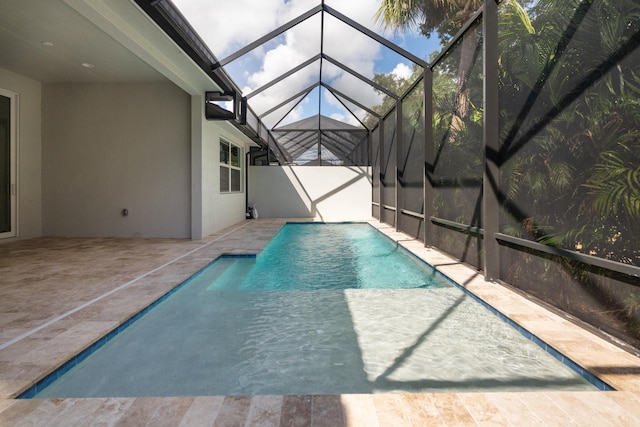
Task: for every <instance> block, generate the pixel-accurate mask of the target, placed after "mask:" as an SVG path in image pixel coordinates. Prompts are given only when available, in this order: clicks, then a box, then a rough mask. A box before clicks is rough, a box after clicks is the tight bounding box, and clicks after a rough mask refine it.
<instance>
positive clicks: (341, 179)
mask: <svg viewBox="0 0 640 427" xmlns="http://www.w3.org/2000/svg"><path fill="white" fill-rule="evenodd" d="M248 198H249V206H256V208H257V210H258V214H259V216H260V218H316V219H320V220H324V221H346V220H366V219H370V218H371V210H370V206H371V168H370V167H368V166H350V167H348V166H270V167H262V166H251V167H250V168H249V197H248Z"/></svg>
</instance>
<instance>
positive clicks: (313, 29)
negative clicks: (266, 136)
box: [173, 0, 439, 127]
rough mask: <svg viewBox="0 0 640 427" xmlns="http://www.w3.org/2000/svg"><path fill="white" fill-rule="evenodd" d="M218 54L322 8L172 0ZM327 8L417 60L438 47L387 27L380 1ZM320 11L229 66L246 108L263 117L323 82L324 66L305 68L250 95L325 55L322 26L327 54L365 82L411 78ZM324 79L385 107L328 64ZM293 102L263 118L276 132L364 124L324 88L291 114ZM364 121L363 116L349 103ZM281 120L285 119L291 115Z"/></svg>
mask: <svg viewBox="0 0 640 427" xmlns="http://www.w3.org/2000/svg"><path fill="white" fill-rule="evenodd" d="M173 3H174V4H175V5H176V6H177V7H178V8H179V9H180V11H181V12H182V14H183V15H184V16H185V17H186V18H187V20H188V21H189V22H190V23H191V25H192V26H193V27H194V28H195V30H196V31H197V32H198V34H199V35H200V37H201V38H202V39H203V40H204V41H205V42H206V43H207V45H208V46H209V48H210V49H211V51H212V52H213V54H214V55H215V56H216V57H217V58H218V59H220V60H222V59H224V58H226V57H227V56H228V55H230V54H232V53H234V52H236V51H238V50H239V49H241V48H243V47H244V46H246V45H248V44H249V43H251V42H253V41H255V40H256V39H258V38H260V37H262V36H264V35H265V34H267V33H269V32H270V31H272V30H274V29H276V28H278V27H280V26H281V25H283V24H285V23H287V22H289V21H290V20H291V19H294V18H296V17H298V16H300V15H301V14H303V13H304V12H306V11H308V10H309V9H311V8H313V7H315V6H317V5H319V4H320V0H173ZM325 3H326V4H327V5H328V6H330V7H332V8H334V9H336V10H337V11H338V12H340V13H342V14H343V15H345V16H347V17H349V18H350V19H352V20H354V21H356V22H358V23H360V24H361V25H363V26H365V27H367V28H369V29H370V30H372V31H375V32H376V33H378V34H381V35H383V36H384V37H386V38H387V39H389V40H390V41H392V42H393V43H395V44H397V45H399V46H400V47H402V48H404V49H406V50H408V51H409V52H411V53H413V54H414V55H416V56H418V57H419V58H422V59H425V58H428V57H429V55H430V54H431V52H434V51H437V50H439V44H438V43H439V42H438V39H437V37H432V38H426V37H424V36H422V35H420V34H419V33H418V32H417V31H415V30H410V31H404V32H393V31H389V30H387V31H385V30H383V28H382V26H381V24H380V23H379V22H377V21H376V19H375V12H376V11H377V9H378V7H379V4H380V0H326V1H325ZM323 16H324V19H322V18H321V14H317V15H315V16H313V17H311V18H309V19H307V20H306V21H304V22H303V23H301V24H299V25H297V26H296V27H294V28H292V29H291V30H289V31H287V32H285V33H283V34H282V35H280V36H278V37H276V38H274V39H273V40H271V41H270V42H268V43H265V44H263V45H262V46H261V47H259V48H257V49H255V50H254V51H251V52H249V53H248V54H246V55H244V56H243V57H241V58H239V59H237V60H235V61H233V62H231V63H230V64H228V65H227V66H226V67H225V69H226V71H227V72H228V73H229V75H230V76H231V77H232V78H233V79H234V81H235V82H236V84H238V86H239V87H240V88H241V89H242V92H243V95H245V96H247V95H248V96H250V99H249V105H250V107H251V108H252V109H253V110H254V111H255V112H256V113H257V114H258V115H260V114H261V113H263V112H265V111H267V110H269V109H270V108H271V107H274V106H276V105H278V104H280V103H282V102H283V101H285V100H286V99H288V98H290V97H291V96H293V95H295V94H296V93H298V92H300V91H301V90H302V89H304V88H306V87H309V86H310V85H311V84H313V83H316V82H317V81H318V76H319V75H320V66H319V62H316V63H315V64H312V65H310V66H308V67H305V68H304V69H302V70H300V71H299V72H297V73H296V74H294V75H293V76H290V77H288V78H287V79H286V80H284V81H282V82H281V83H279V84H277V85H275V86H273V87H271V88H269V89H267V90H265V91H264V92H262V93H260V94H258V95H255V96H251V92H253V91H254V90H255V89H257V88H259V87H261V86H263V85H264V84H266V83H268V82H270V81H272V80H273V79H275V78H277V77H278V76H280V75H282V74H283V73H285V72H287V71H289V70H290V69H292V68H294V67H296V66H297V65H299V64H301V63H303V62H304V61H306V60H307V59H309V58H311V57H313V56H315V55H317V54H318V53H320V46H321V42H320V28H321V26H322V25H324V34H325V38H324V41H323V43H322V48H323V52H324V53H325V54H327V55H329V56H331V57H332V58H335V59H336V60H338V61H340V62H341V63H343V64H345V65H346V66H348V67H350V68H352V69H354V70H356V71H357V72H359V73H360V74H362V75H364V76H366V77H369V78H371V77H373V75H374V74H376V73H394V74H396V75H397V76H399V77H405V78H406V77H408V76H409V75H410V73H411V71H412V67H413V64H412V63H411V61H409V60H407V59H405V58H404V57H402V56H400V55H398V54H396V53H395V52H393V51H391V50H389V49H387V48H386V47H384V46H383V45H381V44H380V43H378V42H376V41H375V40H373V39H371V38H370V37H368V36H366V35H364V34H362V33H360V32H358V31H357V30H354V29H353V28H351V27H349V26H348V25H345V24H344V23H342V22H341V21H339V20H338V19H336V18H334V17H333V16H330V15H328V14H324V15H323ZM322 64H323V65H322V76H323V82H324V83H327V84H329V85H331V87H333V88H335V89H337V90H339V91H341V92H343V93H346V94H347V95H348V96H350V97H351V98H353V99H355V100H357V101H358V102H360V103H362V104H365V105H367V106H372V105H376V104H380V103H381V102H382V96H381V95H380V94H379V93H377V92H376V91H374V90H372V88H371V87H370V86H368V85H366V84H362V83H361V82H360V81H358V80H357V79H355V78H354V77H353V76H351V75H349V74H348V73H345V72H344V71H343V70H341V69H339V68H338V67H336V66H334V65H332V64H330V63H328V62H327V61H323V63H322ZM299 99H300V98H296V99H295V100H293V101H292V102H290V103H289V104H287V105H284V106H283V107H282V108H280V109H279V110H278V111H276V112H274V113H272V114H269V115H268V116H265V117H264V119H263V120H264V122H265V124H266V125H267V126H269V127H271V126H273V125H275V124H278V123H279V124H280V125H284V124H287V123H291V122H294V121H297V120H300V119H303V118H306V117H309V116H311V115H316V114H318V111H319V110H320V111H321V112H322V114H324V115H326V116H329V117H332V118H335V119H338V120H341V121H344V122H346V123H350V124H353V125H356V126H357V125H359V122H358V120H357V119H356V117H354V116H353V115H352V114H351V113H350V112H349V111H348V110H347V109H346V108H344V106H343V105H342V104H341V103H340V102H339V101H338V100H337V99H336V98H335V97H334V96H333V95H332V94H331V93H330V92H329V91H327V90H326V89H321V88H316V89H314V90H313V91H312V92H311V93H310V94H309V95H308V96H306V97H305V98H304V100H302V102H300V103H299V104H298V105H297V107H296V108H295V109H294V110H292V111H290V109H291V108H292V107H293V106H294V105H295V103H296V102H297V101H298V100H299ZM346 104H347V106H348V107H349V108H350V110H351V111H352V112H354V113H355V114H356V116H358V117H360V118H361V119H362V118H364V115H365V113H364V111H363V110H362V109H360V108H359V107H357V106H356V105H353V104H350V103H346ZM289 111H290V113H289V114H288V115H287V116H286V117H284V119H283V116H284V115H285V114H286V113H287V112H289Z"/></svg>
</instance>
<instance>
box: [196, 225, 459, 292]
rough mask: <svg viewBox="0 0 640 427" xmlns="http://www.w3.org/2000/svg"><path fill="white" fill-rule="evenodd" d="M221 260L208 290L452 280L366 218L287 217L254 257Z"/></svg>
mask: <svg viewBox="0 0 640 427" xmlns="http://www.w3.org/2000/svg"><path fill="white" fill-rule="evenodd" d="M219 263H220V265H218V266H216V267H214V268H215V269H224V270H225V272H224V273H223V275H222V276H221V277H220V278H218V279H217V280H216V281H214V282H213V283H212V284H211V286H210V287H209V289H210V290H214V289H215V290H225V289H226V290H232V289H237V290H320V289H331V290H340V289H408V288H434V287H443V286H452V285H451V283H450V282H449V281H447V280H446V279H445V278H444V277H443V276H441V275H437V274H435V270H433V269H432V268H431V267H430V266H428V265H426V264H425V263H424V262H422V261H421V260H419V259H418V258H416V257H415V256H414V255H412V254H411V253H409V252H408V251H406V250H405V249H404V248H402V247H400V246H398V245H397V243H395V242H393V241H392V240H390V239H388V238H386V237H385V236H383V235H381V234H380V232H378V231H377V230H376V229H375V228H373V227H371V226H370V225H368V224H324V223H323V224H316V223H311V224H309V223H289V224H286V225H285V226H284V227H283V228H282V229H281V230H280V231H279V232H278V234H277V235H276V236H275V237H274V238H273V240H272V241H271V242H269V245H267V247H266V248H265V249H264V251H263V252H262V253H261V254H260V255H258V256H257V257H256V258H253V257H244V258H235V259H234V258H227V259H224V260H221V261H220V262H219ZM213 274H216V273H215V272H213Z"/></svg>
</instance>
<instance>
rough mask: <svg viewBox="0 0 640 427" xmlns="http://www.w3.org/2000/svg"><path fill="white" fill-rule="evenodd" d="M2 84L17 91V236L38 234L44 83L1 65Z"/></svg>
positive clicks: (25, 236) (5, 88) (40, 226)
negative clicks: (41, 83)
mask: <svg viewBox="0 0 640 427" xmlns="http://www.w3.org/2000/svg"><path fill="white" fill-rule="evenodd" d="M0 88H2V89H4V90H7V91H9V92H13V93H16V94H17V95H18V141H17V145H18V176H17V196H18V217H17V229H18V235H17V238H30V237H37V236H40V235H41V233H42V204H41V200H42V176H41V172H40V171H41V164H42V152H41V148H42V140H41V123H42V122H41V117H42V116H41V107H42V104H41V102H42V97H41V85H40V83H39V82H37V81H35V80H31V79H28V78H26V77H23V76H20V75H18V74H15V73H13V72H11V71H7V70H4V69H2V68H0ZM2 240H3V241H9V240H13V239H2Z"/></svg>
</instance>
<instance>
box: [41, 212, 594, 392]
mask: <svg viewBox="0 0 640 427" xmlns="http://www.w3.org/2000/svg"><path fill="white" fill-rule="evenodd" d="M331 228H333V229H334V230H333V231H332V232H333V233H339V232H340V230H346V233H347V234H349V233H351V234H353V235H357V236H360V237H362V235H365V234H369V232H373V234H372V236H371V238H374V239H381V242H377V241H376V242H373V243H372V242H370V241H369V240H368V239H369V238H367V239H364V238H363V240H359V239H360V237H358V238H356V239H355V241H356V242H357V244H356V245H355V246H359V247H360V249H362V250H364V249H366V251H369V252H370V255H371V256H372V257H373V258H369V260H368V261H367V260H366V259H363V258H362V257H363V255H362V254H357V255H358V256H357V258H358V260H357V261H354V260H351V259H350V258H351V255H350V254H351V253H354V252H358V251H359V250H360V249H358V248H353V247H351V248H349V247H348V246H349V245H346V244H343V243H344V241H346V240H348V239H347V237H344V236H342V237H336V236H334V237H332V239H333V240H332V243H331V242H329V243H328V242H326V241H321V240H319V239H321V238H322V235H323V234H325V233H324V232H323V231H322V230H323V229H331ZM295 230H298V231H295ZM300 233H302V234H300ZM305 233H311V235H312V236H313V237H312V238H310V237H309V234H305ZM328 234H331V233H328ZM338 235H339V234H338ZM336 239H337V240H338V241H341V243H340V244H337V243H336ZM305 241H306V242H307V243H311V245H306V246H305V245H302V242H305ZM297 245H301V246H297ZM339 246H340V247H339ZM279 247H280V248H279ZM318 248H325V249H326V251H327V252H336V251H337V252H336V253H338V254H339V258H340V260H339V261H340V263H344V262H347V260H348V265H349V266H351V267H350V271H351V273H350V274H351V277H352V279H351V281H350V282H349V281H336V279H335V278H334V277H332V278H331V281H333V282H334V283H333V284H329V285H322V286H320V285H319V281H320V279H321V277H317V276H335V275H336V272H337V270H334V269H330V270H329V271H330V273H329V274H326V273H325V274H320V275H318V274H316V273H317V272H318V270H320V271H327V270H323V269H322V267H318V266H315V267H313V268H307V267H308V265H307V264H306V263H304V262H303V263H300V262H299V261H293V260H291V261H290V262H282V263H281V264H282V266H283V267H282V268H284V270H282V269H281V270H280V271H279V272H278V273H274V274H272V275H271V276H270V274H271V273H265V271H263V270H262V267H260V268H258V267H256V266H257V265H258V264H261V263H262V262H263V261H265V260H266V261H268V260H269V259H270V258H271V257H273V256H276V254H277V256H278V257H280V258H279V261H282V260H281V258H282V257H283V256H284V255H286V254H287V253H288V254H289V255H292V254H293V253H295V254H296V255H300V254H301V253H302V252H304V251H308V252H309V254H310V256H312V257H313V258H322V257H321V256H320V254H319V253H318ZM363 248H364V249H363ZM380 248H383V249H380ZM392 253H396V254H397V256H401V257H404V258H405V261H402V262H401V263H404V262H406V263H407V264H406V265H413V266H414V267H415V268H417V269H419V271H422V273H420V274H416V273H415V271H414V272H410V273H407V274H406V275H405V274H404V273H403V274H401V273H400V272H399V271H400V270H403V269H405V268H407V269H412V268H413V267H411V268H409V267H403V268H402V269H400V270H398V271H396V270H394V273H393V274H392V275H390V276H386V277H387V278H386V279H385V281H386V282H392V283H390V284H389V285H390V286H391V288H384V289H383V288H381V287H379V286H378V285H375V286H373V288H367V283H368V279H364V278H367V277H369V278H370V277H371V276H368V275H372V276H379V275H380V273H371V272H368V267H367V266H366V264H367V263H373V261H372V259H374V260H375V259H378V260H382V259H383V258H392V257H393V256H395V255H392ZM335 261H336V260H335V259H334V260H333V261H332V262H335ZM246 262H248V263H249V264H251V263H253V266H252V268H251V269H250V270H247V268H246V267H247V265H246V264H244V266H243V267H240V266H241V265H243V263H246ZM266 264H269V262H266ZM276 264H277V263H276ZM345 265H347V264H343V266H342V267H341V268H346V267H345ZM287 266H288V267H287ZM254 267H255V268H254ZM327 268H329V267H327ZM386 268H387V269H388V268H389V267H386ZM233 270H236V273H238V274H237V275H234V274H233ZM287 271H288V272H292V273H294V274H292V275H291V276H289V279H286V280H283V279H282V275H285V274H286V273H287ZM300 271H303V272H305V274H307V273H309V274H310V275H311V277H316V278H315V279H308V278H307V279H304V278H302V277H303V276H301V275H300V274H298V273H300ZM354 271H358V274H354ZM355 276H357V277H358V280H355V279H353V277H355ZM232 277H235V279H233V278H232ZM270 277H271V278H270ZM291 277H293V279H291ZM389 277H390V278H389ZM400 277H408V278H415V277H419V280H413V279H411V280H407V281H404V279H403V280H400ZM274 278H275V279H274ZM301 282H304V283H301ZM399 282H404V283H405V285H399V284H398V283H399ZM294 283H300V284H306V285H308V284H309V283H313V286H310V287H309V286H307V287H306V288H305V286H306V285H305V286H302V288H297V289H296V288H295V287H292V284H294ZM345 283H351V284H352V285H351V286H348V285H346V284H345ZM91 353H92V354H90V355H88V356H87V357H86V358H85V357H83V358H82V359H83V360H82V361H81V362H80V363H78V364H77V366H75V367H74V368H73V369H70V370H69V371H68V372H66V374H64V375H61V376H60V378H59V379H58V380H56V381H54V382H52V383H51V385H49V387H46V388H44V390H42V391H40V392H39V393H38V394H37V395H36V396H35V397H116V396H117V397H126V396H177V395H256V394H337V393H374V392H415V391H507V390H518V391H522V390H559V389H561V390H594V389H595V387H594V386H593V385H592V384H591V383H589V382H588V381H587V380H586V379H585V378H584V377H582V376H580V375H578V374H576V373H575V372H574V371H572V370H571V369H569V368H568V367H567V366H566V365H565V364H563V363H561V362H560V361H558V360H557V359H555V358H554V357H552V356H551V355H550V354H548V353H547V352H545V351H543V350H542V349H541V348H540V347H538V346H537V345H536V344H534V343H533V342H531V341H529V340H527V339H526V338H524V337H523V336H522V335H521V334H520V333H519V332H518V331H516V330H515V329H513V328H512V327H510V326H509V325H507V324H506V323H505V322H503V321H502V320H500V319H498V318H497V317H496V316H494V315H493V314H492V313H490V312H489V311H488V310H487V309H486V308H485V307H484V306H482V305H481V304H479V303H478V302H476V301H475V300H474V299H473V298H472V297H471V296H469V295H468V294H466V293H465V292H464V291H463V290H461V289H460V288H458V287H457V286H455V285H454V284H453V283H451V282H450V281H448V280H447V279H446V278H444V277H443V276H441V275H439V274H438V273H436V272H435V271H434V270H433V269H431V268H430V267H429V266H427V265H426V264H424V263H422V262H421V261H419V260H417V259H416V258H415V257H413V256H412V255H410V254H408V253H406V252H405V251H404V250H402V249H401V248H398V247H397V246H396V245H395V243H393V242H391V241H390V240H388V239H387V238H386V237H384V236H382V235H380V234H379V233H378V232H377V231H376V230H374V229H373V228H372V227H370V226H369V225H366V224H339V225H334V224H332V225H329V224H309V225H306V226H302V225H298V224H288V225H286V226H285V227H284V228H283V229H282V230H281V231H280V233H278V235H277V236H276V238H274V239H273V241H272V242H271V243H270V244H269V245H268V246H267V247H266V248H265V250H264V251H263V253H262V254H261V255H259V256H258V257H239V258H235V257H225V258H220V259H218V260H216V261H215V262H214V263H212V264H211V266H210V267H209V268H207V269H205V270H204V271H202V272H200V273H199V274H197V275H195V276H194V277H193V278H192V279H190V280H189V281H188V283H185V284H184V285H183V286H181V287H180V288H179V289H178V290H176V292H174V293H173V294H172V295H171V296H170V297H169V298H166V299H164V300H163V301H162V302H160V303H159V304H157V306H156V307H154V308H153V309H151V310H149V311H148V312H146V314H145V315H144V316H141V317H140V318H139V319H138V320H137V321H136V322H135V323H133V324H132V325H131V326H130V327H128V328H126V329H124V330H123V331H122V332H121V333H119V334H117V336H115V338H113V339H111V340H110V341H108V342H107V343H106V344H104V345H103V346H102V347H101V348H100V349H99V350H98V351H95V352H94V351H91ZM65 370H66V369H65Z"/></svg>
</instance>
